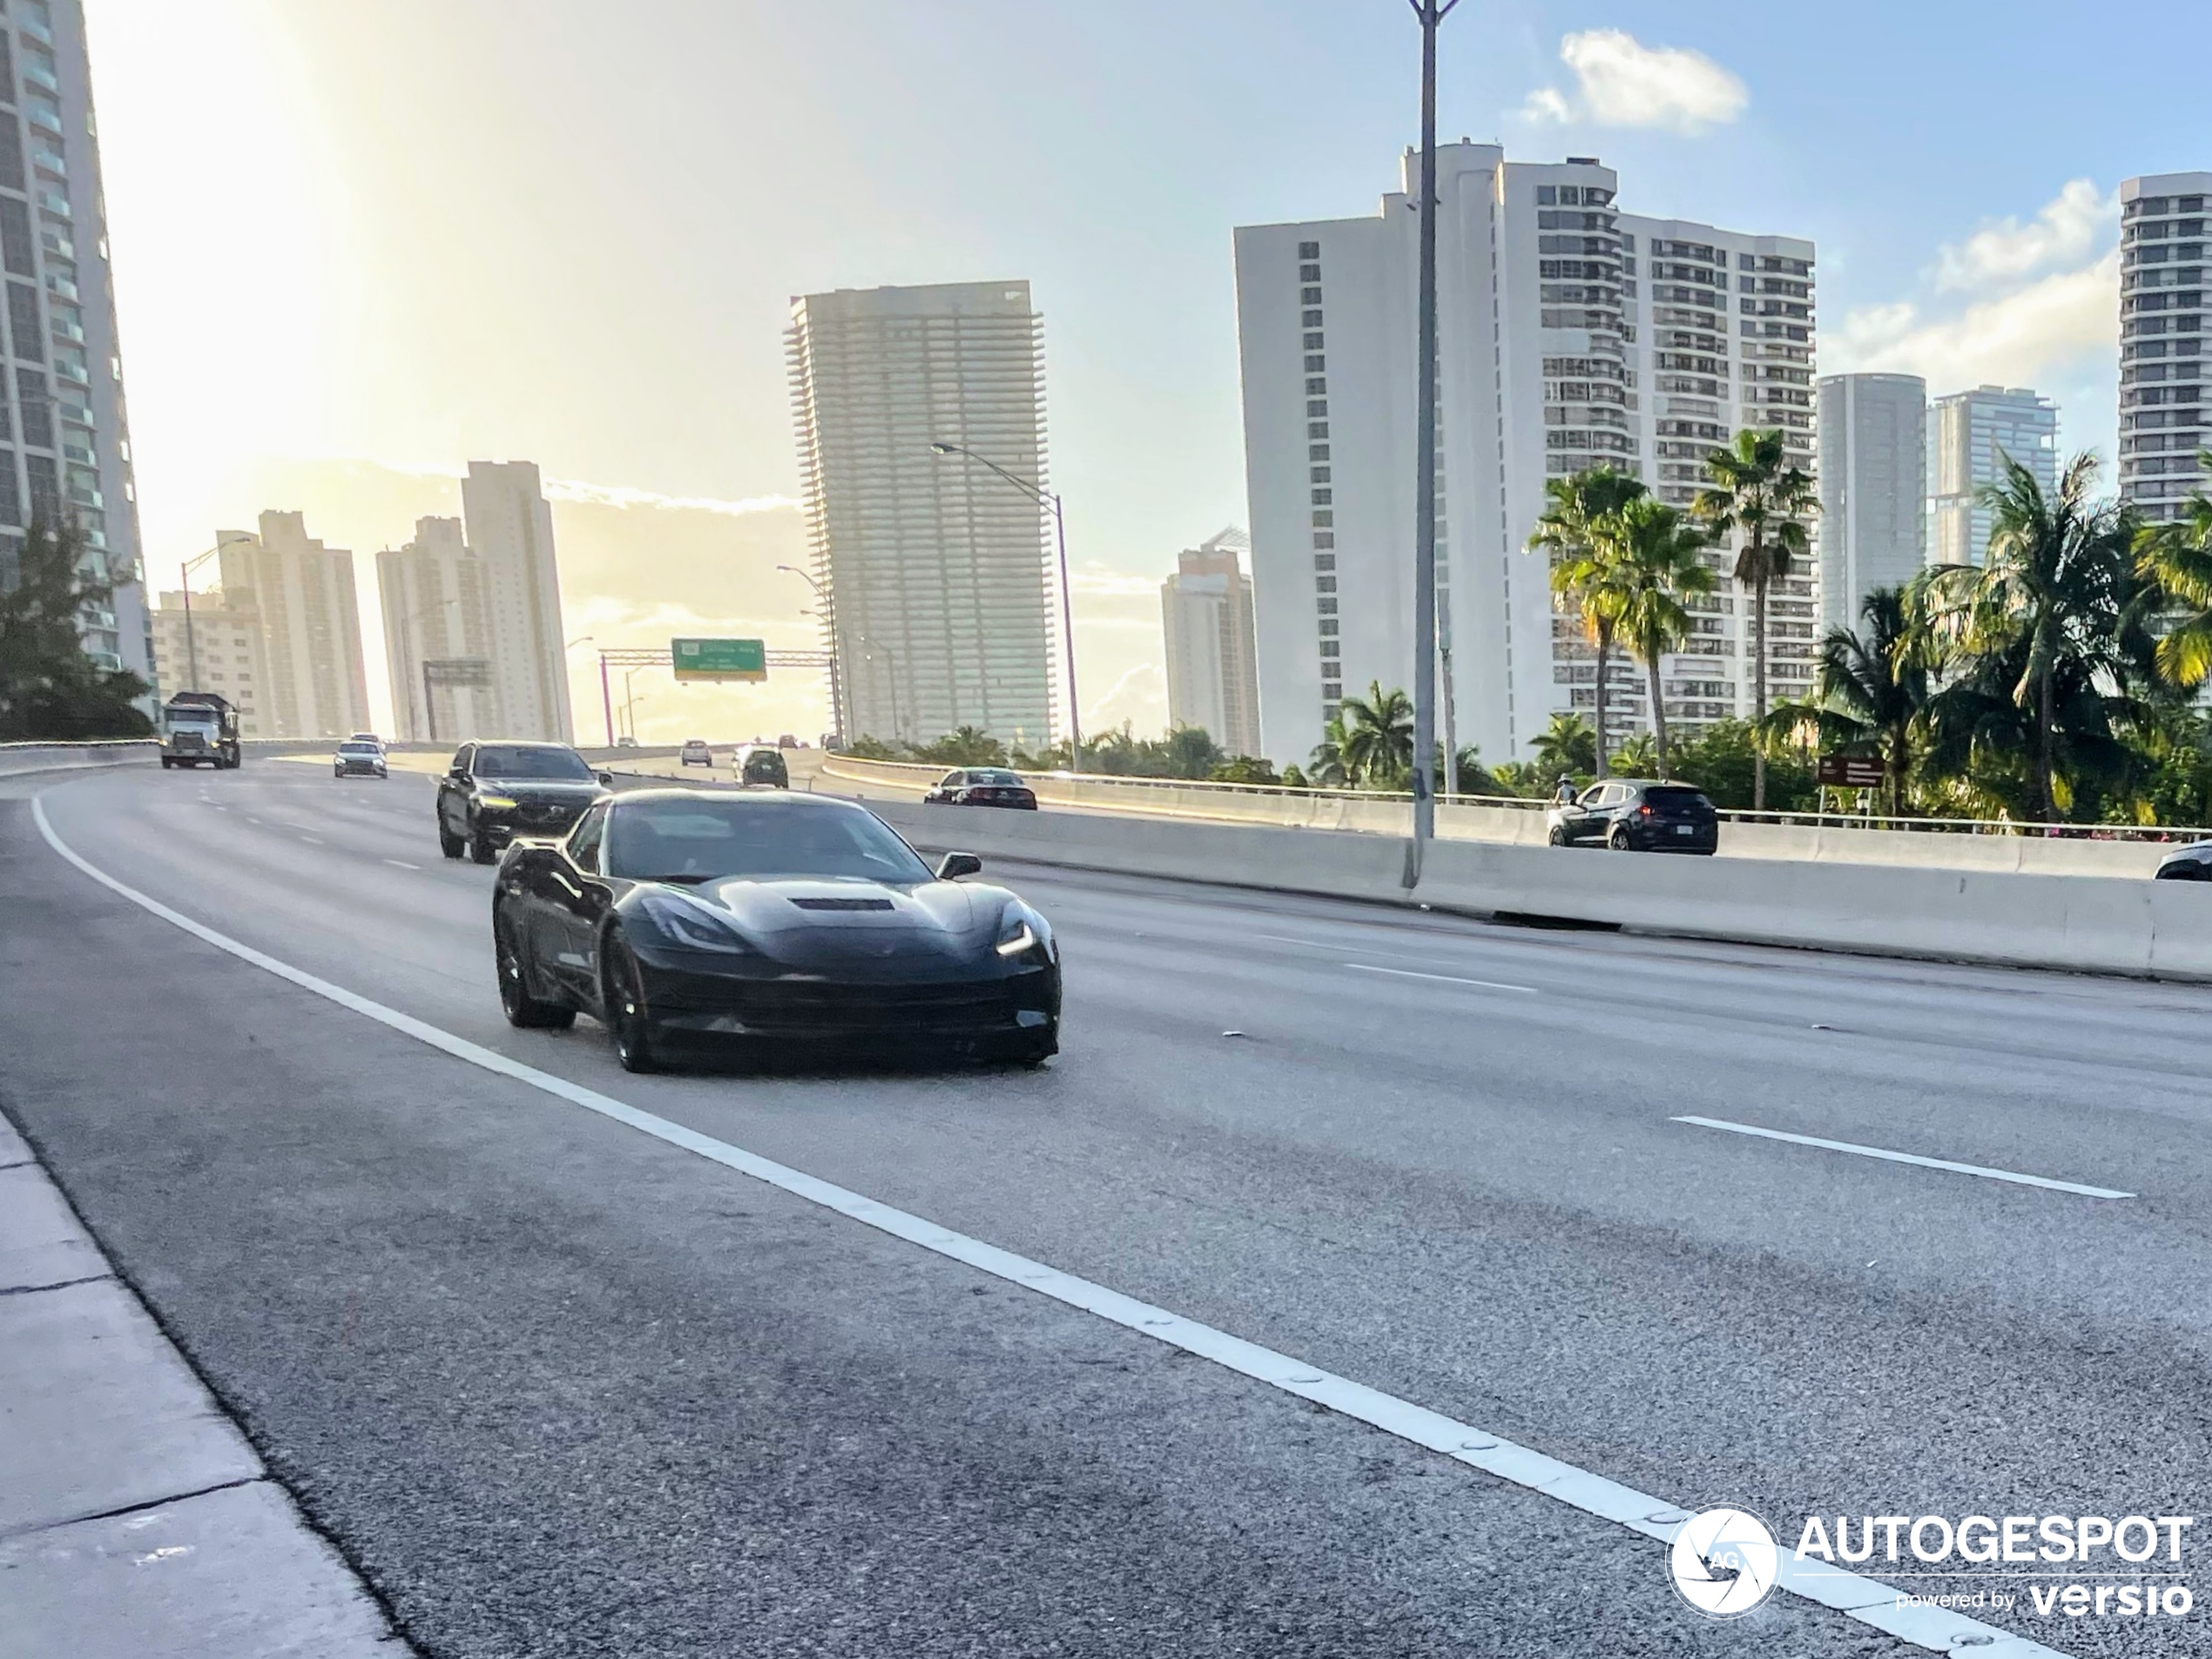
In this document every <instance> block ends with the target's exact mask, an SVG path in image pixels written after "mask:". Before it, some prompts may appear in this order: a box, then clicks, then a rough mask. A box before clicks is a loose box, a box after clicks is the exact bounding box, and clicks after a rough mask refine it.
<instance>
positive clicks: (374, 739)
mask: <svg viewBox="0 0 2212 1659" xmlns="http://www.w3.org/2000/svg"><path fill="white" fill-rule="evenodd" d="M346 741H347V742H348V743H373V744H374V745H376V746H377V747H378V748H380V749H381V748H382V747H383V746H384V739H383V738H380V737H378V736H377V735H376V734H375V733H374V732H354V733H353V734H352V735H351V736H350V737H348V738H347V739H346Z"/></svg>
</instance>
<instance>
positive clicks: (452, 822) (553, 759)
mask: <svg viewBox="0 0 2212 1659" xmlns="http://www.w3.org/2000/svg"><path fill="white" fill-rule="evenodd" d="M607 782H608V778H607V774H606V773H605V772H593V771H592V770H591V767H590V764H589V763H588V762H586V761H585V759H584V758H583V756H582V755H580V754H578V753H577V752H576V751H575V750H573V749H571V748H570V747H569V745H567V744H565V743H464V744H462V745H461V747H460V748H459V749H458V750H457V751H455V754H454V757H453V765H451V766H449V767H448V768H447V770H446V775H445V776H444V777H443V778H441V779H439V780H438V850H439V851H440V852H442V853H444V854H445V855H446V856H447V857H448V858H449V859H457V858H459V857H460V856H461V855H462V853H467V854H469V857H471V858H473V859H475V860H476V862H477V863H479V864H491V863H495V862H496V861H497V860H498V858H499V849H500V848H501V847H502V846H506V845H507V843H508V842H509V840H511V839H513V838H514V837H515V836H517V835H559V834H562V833H564V832H566V831H567V829H568V827H569V826H570V825H571V824H573V823H575V822H576V820H577V815H578V814H579V813H582V812H583V809H584V808H585V807H586V806H590V804H591V803H592V802H593V801H595V800H597V799H599V798H600V797H601V796H602V795H604V794H605V793H606V792H607V787H606V786H607Z"/></svg>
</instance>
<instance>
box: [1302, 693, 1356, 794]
mask: <svg viewBox="0 0 2212 1659" xmlns="http://www.w3.org/2000/svg"><path fill="white" fill-rule="evenodd" d="M1346 741H1347V739H1346V738H1345V730H1344V716H1343V714H1342V713H1341V712H1339V714H1338V715H1337V716H1336V718H1333V719H1332V720H1331V721H1330V722H1329V723H1328V725H1325V726H1323V727H1322V728H1321V741H1320V742H1318V743H1317V744H1315V745H1313V752H1312V755H1310V756H1308V757H1307V759H1306V783H1307V784H1308V785H1309V786H1311V787H1312V788H1315V789H1343V788H1345V787H1346V786H1349V785H1350V784H1351V782H1352V773H1351V772H1350V770H1349V769H1348V768H1346V766H1345V764H1344V750H1345V742H1346Z"/></svg>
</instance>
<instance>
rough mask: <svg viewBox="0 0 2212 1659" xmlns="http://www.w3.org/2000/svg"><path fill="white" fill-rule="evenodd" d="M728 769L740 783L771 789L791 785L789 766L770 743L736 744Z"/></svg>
mask: <svg viewBox="0 0 2212 1659" xmlns="http://www.w3.org/2000/svg"><path fill="white" fill-rule="evenodd" d="M730 771H731V772H732V775H734V776H735V777H736V779H737V780H738V782H739V783H741V784H753V785H757V786H765V787H768V788H772V789H789V788H790V787H791V768H790V767H789V766H788V765H786V764H785V762H784V757H783V753H782V752H781V751H780V750H779V749H778V748H777V747H776V745H774V744H772V743H747V744H741V745H738V750H737V752H736V753H734V754H732V756H731V757H730Z"/></svg>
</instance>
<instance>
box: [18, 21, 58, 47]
mask: <svg viewBox="0 0 2212 1659" xmlns="http://www.w3.org/2000/svg"><path fill="white" fill-rule="evenodd" d="M16 27H17V29H18V30H21V31H22V33H23V37H24V39H25V40H35V41H37V43H38V44H40V45H42V46H51V45H52V44H54V31H53V30H51V29H49V28H48V27H46V25H45V24H43V23H41V22H39V21H38V19H37V18H36V17H18V18H17V19H16Z"/></svg>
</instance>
